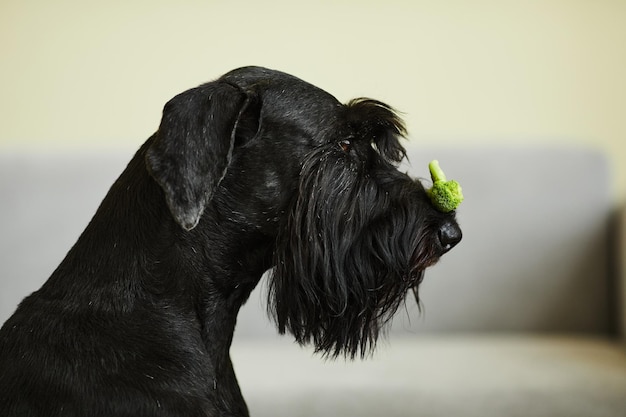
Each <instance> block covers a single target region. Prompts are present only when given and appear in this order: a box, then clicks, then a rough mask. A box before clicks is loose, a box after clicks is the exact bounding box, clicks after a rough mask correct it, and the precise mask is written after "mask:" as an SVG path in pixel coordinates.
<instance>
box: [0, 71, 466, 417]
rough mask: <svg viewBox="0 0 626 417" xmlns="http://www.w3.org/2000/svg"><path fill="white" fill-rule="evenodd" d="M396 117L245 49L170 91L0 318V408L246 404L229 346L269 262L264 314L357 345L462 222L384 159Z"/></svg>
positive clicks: (371, 339)
mask: <svg viewBox="0 0 626 417" xmlns="http://www.w3.org/2000/svg"><path fill="white" fill-rule="evenodd" d="M404 134H405V128H404V125H403V123H402V121H401V120H400V118H399V117H398V115H397V114H396V113H395V112H394V111H393V109H391V108H390V107H389V106H387V105H385V104H383V103H380V102H378V101H375V100H370V99H358V100H353V101H351V102H350V103H348V104H346V105H342V104H340V103H339V102H337V100H335V99H334V98H333V97H332V96H330V95H329V94H328V93H326V92H324V91H322V90H320V89H318V88H316V87H314V86H312V85H310V84H307V83H305V82H303V81H301V80H299V79H297V78H295V77H292V76H289V75H287V74H284V73H280V72H277V71H271V70H267V69H263V68H257V67H248V68H241V69H238V70H235V71H232V72H231V73H228V74H226V75H225V76H223V77H221V78H220V79H218V80H216V81H214V82H211V83H207V84H205V85H202V86H200V87H197V88H194V89H191V90H189V91H187V92H184V93H182V94H180V95H178V96H176V97H174V98H173V99H172V100H171V101H170V102H169V103H168V104H167V105H166V106H165V108H164V112H163V118H162V121H161V125H160V127H159V129H158V131H157V132H156V133H155V134H154V135H153V136H152V137H151V138H150V139H149V140H148V141H147V142H146V143H145V144H144V146H142V148H141V149H140V150H139V151H138V152H137V154H136V155H135V157H134V158H133V159H132V160H131V162H130V163H129V165H128V167H127V168H126V170H125V171H124V172H123V173H122V175H121V176H120V178H119V179H118V180H117V181H116V182H115V184H114V185H113V186H112V187H111V190H110V191H109V193H108V194H107V196H106V197H105V199H104V201H103V202H102V204H101V206H100V208H99V209H98V211H97V212H96V214H95V215H94V217H93V219H92V221H91V222H90V224H89V225H88V227H87V228H86V229H85V231H84V232H83V234H82V235H81V237H80V238H79V240H78V242H77V243H76V244H75V245H74V247H73V248H72V249H71V250H70V251H69V253H68V255H67V257H66V258H65V260H64V261H63V262H62V263H61V265H60V266H59V267H58V268H57V270H56V271H55V272H54V273H53V274H52V276H51V277H50V279H49V280H48V281H47V282H46V283H45V284H44V286H43V287H42V288H41V289H40V290H39V291H37V292H35V293H33V294H32V295H31V296H29V297H27V298H26V299H25V300H24V301H23V302H22V303H21V304H20V306H19V307H18V309H17V311H16V312H15V314H14V315H13V316H12V317H11V318H10V319H9V320H8V321H7V322H6V323H5V324H4V326H3V327H2V329H1V330H0V415H1V416H7V417H8V416H83V415H89V416H107V417H108V416H182V415H186V416H187V415H188V416H245V415H247V414H248V410H247V407H246V404H245V402H244V400H243V398H242V395H241V392H240V390H239V387H238V384H237V380H236V377H235V374H234V372H233V368H232V364H231V361H230V357H229V348H230V344H231V342H232V336H233V331H234V327H235V322H236V317H237V313H238V311H239V308H240V307H241V305H242V304H243V303H244V302H245V301H246V300H247V298H248V296H249V294H250V292H251V291H252V290H253V289H254V287H255V286H256V285H257V283H258V281H259V279H260V278H261V275H262V274H263V272H265V271H267V270H270V269H271V270H272V273H271V274H270V278H269V279H270V282H269V292H268V308H269V310H270V312H271V313H272V315H273V316H274V318H275V321H276V323H277V325H278V329H279V331H280V332H287V331H288V332H290V333H292V334H293V335H294V336H295V338H296V340H297V341H298V342H300V343H309V342H310V343H312V344H313V345H314V347H315V349H316V350H317V351H319V352H321V353H323V354H325V355H328V356H331V357H334V356H338V355H346V356H348V357H354V356H357V355H361V356H364V355H366V354H367V353H368V352H370V351H371V350H372V349H373V348H374V347H375V344H376V340H377V338H378V336H379V334H380V332H381V331H382V330H383V329H384V325H385V323H386V322H388V321H389V319H390V318H391V317H392V315H393V314H394V312H395V311H396V310H397V308H398V307H399V306H400V305H401V303H402V302H403V300H404V299H405V296H406V293H407V292H408V291H409V290H413V291H415V293H416V294H417V287H418V285H419V283H420V281H421V278H422V276H423V271H424V269H425V268H427V267H428V266H430V265H432V264H433V263H435V262H436V261H437V260H438V258H439V257H440V256H441V255H442V254H444V253H445V252H446V251H447V250H449V249H450V248H451V247H452V246H454V245H455V244H456V243H458V241H459V240H460V238H461V232H460V229H459V228H458V226H457V224H456V221H455V219H454V213H449V214H443V213H440V212H438V211H436V210H435V209H434V208H433V207H432V205H431V204H430V202H429V200H428V198H427V196H426V192H425V191H424V188H423V187H422V185H421V184H420V183H419V182H418V181H415V180H413V179H411V178H409V177H408V176H407V175H405V174H402V173H400V172H399V171H398V170H397V168H396V167H397V164H398V163H399V162H400V161H401V160H402V159H403V158H404V157H405V151H404V148H403V147H402V146H401V144H400V141H399V139H400V138H401V136H403V135H404ZM277 394H278V393H277Z"/></svg>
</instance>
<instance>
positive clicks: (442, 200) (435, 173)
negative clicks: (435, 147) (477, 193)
mask: <svg viewBox="0 0 626 417" xmlns="http://www.w3.org/2000/svg"><path fill="white" fill-rule="evenodd" d="M428 169H429V170H430V176H431V178H432V179H433V187H432V188H431V189H430V190H428V191H427V192H428V195H429V197H430V199H431V201H432V202H433V205H434V206H435V208H436V209H437V210H439V211H441V212H443V213H448V212H450V211H453V210H456V208H457V207H458V206H459V204H461V201H463V193H462V192H461V186H460V185H459V183H458V182H456V181H454V180H450V181H446V175H445V174H444V173H443V171H442V170H441V168H440V167H439V161H437V160H434V161H431V162H430V164H428Z"/></svg>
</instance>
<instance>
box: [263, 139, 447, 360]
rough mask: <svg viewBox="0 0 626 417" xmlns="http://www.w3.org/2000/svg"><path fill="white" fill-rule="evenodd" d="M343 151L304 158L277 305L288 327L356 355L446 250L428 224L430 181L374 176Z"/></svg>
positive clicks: (276, 287) (286, 230)
mask: <svg viewBox="0 0 626 417" xmlns="http://www.w3.org/2000/svg"><path fill="white" fill-rule="evenodd" d="M341 156H343V155H340V156H339V157H338V156H337V155H335V154H334V153H333V150H319V151H318V152H317V154H314V155H312V156H311V157H310V158H309V159H308V160H307V162H306V163H305V165H304V166H303V169H302V173H301V183H300V190H299V198H298V199H297V201H296V202H295V204H294V206H293V208H292V210H291V212H290V214H289V216H288V220H287V221H286V223H285V224H284V226H283V227H282V230H281V231H280V233H279V236H278V240H277V250H276V255H275V256H276V259H275V267H274V269H273V271H272V274H271V277H270V282H269V296H268V308H269V310H270V312H271V314H272V315H273V317H274V319H275V321H276V323H277V325H278V330H279V332H280V333H285V332H286V331H289V332H290V333H292V334H293V335H294V336H295V338H296V340H297V341H298V342H299V343H301V344H306V343H312V344H313V346H314V347H315V350H316V351H317V352H321V353H323V354H324V355H327V356H331V357H337V356H339V355H342V354H343V355H345V356H347V357H351V358H354V357H355V356H357V355H360V356H361V357H363V356H366V355H367V354H368V353H370V352H371V351H373V349H374V348H375V345H376V341H377V340H378V337H379V335H380V334H381V332H383V331H384V329H385V328H386V326H385V325H386V324H388V323H389V321H390V320H391V318H392V317H393V315H394V313H395V312H396V311H397V310H398V308H399V307H400V306H401V305H402V303H403V302H404V301H405V299H406V294H407V292H408V291H409V290H413V292H414V294H415V297H416V299H417V298H418V293H417V287H418V286H419V284H420V282H421V279H422V278H423V271H424V269H425V268H426V267H427V266H429V265H431V264H432V263H434V262H435V261H436V258H437V257H436V255H435V254H434V251H433V249H431V248H432V247H433V245H431V244H430V242H429V241H428V240H429V239H430V238H431V236H432V233H431V232H430V231H429V229H430V227H429V226H428V225H427V224H420V221H421V220H420V219H421V218H422V216H420V206H419V201H421V200H423V199H420V198H419V197H418V196H417V195H416V193H419V192H423V189H422V188H421V186H419V185H418V184H415V183H413V182H412V181H410V180H409V179H408V178H406V177H400V176H398V177H395V178H387V179H381V178H380V177H377V178H376V180H377V181H374V180H373V179H372V178H373V177H374V174H372V176H371V177H370V176H366V175H363V172H362V169H360V167H359V166H358V165H356V164H355V163H353V162H351V161H350V159H349V158H347V157H345V158H342V157H341ZM370 169H371V167H370ZM368 172H371V170H368ZM380 172H381V173H383V172H389V170H380ZM381 183H386V185H385V186H381ZM398 187H399V188H400V189H398ZM418 302H419V300H418Z"/></svg>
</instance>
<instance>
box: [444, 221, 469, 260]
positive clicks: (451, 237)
mask: <svg viewBox="0 0 626 417" xmlns="http://www.w3.org/2000/svg"><path fill="white" fill-rule="evenodd" d="M462 237H463V233H461V229H460V228H459V225H458V224H457V223H456V222H455V221H454V220H448V221H446V222H444V223H443V224H442V225H441V226H440V227H439V243H441V248H442V255H443V254H444V253H446V252H448V251H449V250H450V249H452V248H453V247H455V246H456V245H457V243H459V242H460V241H461V238H462Z"/></svg>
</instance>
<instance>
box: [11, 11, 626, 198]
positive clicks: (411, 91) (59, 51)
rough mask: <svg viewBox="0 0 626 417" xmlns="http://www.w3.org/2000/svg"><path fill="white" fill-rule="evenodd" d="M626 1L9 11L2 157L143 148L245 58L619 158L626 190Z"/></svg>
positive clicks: (422, 111)
mask: <svg viewBox="0 0 626 417" xmlns="http://www.w3.org/2000/svg"><path fill="white" fill-rule="evenodd" d="M624 22H626V2H624V1H621V0H598V1H586V0H547V1H543V0H530V1H524V2H519V1H506V0H505V1H500V0H477V1H471V2H468V1H464V0H446V1H437V0H410V1H409V0H386V1H380V0H378V1H374V0H361V1H356V0H340V1H330V0H322V1H315V2H313V1H309V2H305V1H276V0H270V1H259V2H254V1H217V0H209V1H206V0H197V1H194V0H182V1H176V2H175V1H163V0H149V1H141V0H136V1H130V2H129V1H122V0H111V1H107V2H99V1H84V0H57V1H54V2H50V1H43V0H19V1H18V0H3V1H2V2H1V3H0V54H1V56H2V66H1V67H0V114H2V123H0V150H2V149H6V148H15V147H37V148H41V147H46V148H52V149H63V148H72V149H74V148H89V149H92V148H123V149H136V148H137V147H138V145H139V144H141V143H142V142H143V141H144V140H145V139H146V138H148V136H149V135H150V134H151V133H152V132H153V131H154V130H155V129H156V127H157V126H158V123H159V120H160V114H161V109H162V106H163V104H164V103H165V102H166V101H167V100H168V99H169V98H171V97H172V96H173V95H175V94H177V93H179V92H181V91H182V90H185V89H187V88H190V87H192V86H195V85H198V84H200V83H202V82H205V81H209V80H212V79H214V78H217V77H218V76H220V75H221V74H222V73H224V72H226V71H228V70H230V69H232V68H235V67H238V66H243V65H251V64H254V65H261V66H267V67H270V68H275V69H281V70H283V71H286V72H289V73H292V74H294V75H297V76H299V77H300V78H303V79H305V80H307V81H310V82H312V83H313V84H316V85H318V86H320V87H322V88H323V89H325V90H327V91H329V92H331V93H332V94H334V95H335V96H336V97H337V98H338V99H339V100H340V101H346V100H348V99H350V98H352V97H355V96H371V97H376V98H378V99H380V100H383V101H386V102H389V103H390V104H392V105H393V106H395V107H396V108H397V109H399V110H401V111H402V112H404V113H405V117H406V120H407V122H408V125H409V129H410V133H411V138H412V140H414V141H419V142H420V143H429V142H432V143H436V144H445V145H449V146H457V145H468V144H470V145H473V144H493V143H497V144H506V145H510V144H522V145H527V144H534V143H539V144H543V145H549V144H561V143H567V144H568V145H569V144H573V145H579V146H586V147H593V148H598V149H601V150H602V151H604V152H606V154H607V155H608V156H609V158H610V163H611V167H612V169H613V170H614V175H613V179H614V183H613V184H612V185H611V187H612V190H614V192H615V194H616V195H617V196H618V197H619V199H621V200H623V199H624V193H626V115H625V114H624V113H625V109H626V77H625V76H624V74H625V73H626V71H625V69H626V48H625V47H624V45H626V25H625V24H624Z"/></svg>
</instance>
